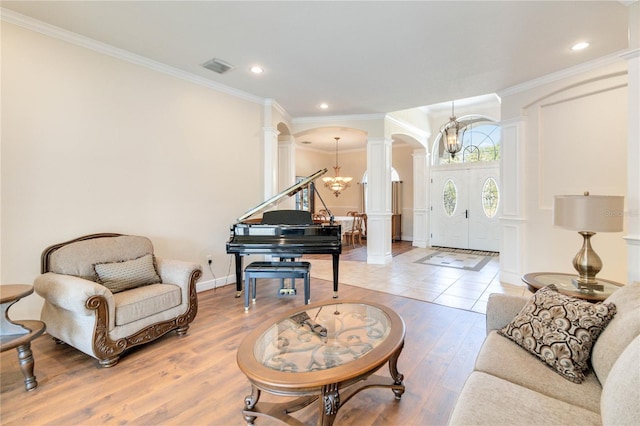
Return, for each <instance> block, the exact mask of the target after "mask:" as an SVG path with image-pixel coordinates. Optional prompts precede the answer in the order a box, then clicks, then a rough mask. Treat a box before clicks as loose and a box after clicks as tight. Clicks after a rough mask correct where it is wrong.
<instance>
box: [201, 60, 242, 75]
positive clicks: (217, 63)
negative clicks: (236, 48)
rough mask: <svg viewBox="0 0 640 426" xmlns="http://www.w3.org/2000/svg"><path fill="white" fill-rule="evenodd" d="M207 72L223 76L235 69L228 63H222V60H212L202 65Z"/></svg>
mask: <svg viewBox="0 0 640 426" xmlns="http://www.w3.org/2000/svg"><path fill="white" fill-rule="evenodd" d="M202 66H203V67H205V68H206V69H208V70H211V71H214V72H217V73H218V74H224V73H226V72H227V71H231V70H232V69H234V68H235V67H234V66H233V65H231V64H230V63H228V62H225V61H223V60H222V59H218V58H213V59H211V60H208V61H207V62H205V63H204V64H202Z"/></svg>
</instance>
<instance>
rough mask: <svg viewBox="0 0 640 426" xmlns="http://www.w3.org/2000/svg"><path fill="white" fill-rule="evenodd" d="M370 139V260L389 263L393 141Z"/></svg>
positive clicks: (368, 213) (368, 162) (368, 250)
mask: <svg viewBox="0 0 640 426" xmlns="http://www.w3.org/2000/svg"><path fill="white" fill-rule="evenodd" d="M392 142H393V141H392V140H391V139H387V138H376V139H374V138H370V139H369V140H368V141H367V186H368V193H369V196H368V202H367V208H368V210H367V263H375V264H385V263H389V262H391V260H392V257H391V143H392Z"/></svg>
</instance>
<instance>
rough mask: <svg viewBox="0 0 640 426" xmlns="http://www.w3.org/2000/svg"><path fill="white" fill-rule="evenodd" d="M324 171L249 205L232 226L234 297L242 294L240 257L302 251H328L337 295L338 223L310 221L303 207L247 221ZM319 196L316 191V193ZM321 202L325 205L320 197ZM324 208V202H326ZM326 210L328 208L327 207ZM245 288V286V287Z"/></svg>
mask: <svg viewBox="0 0 640 426" xmlns="http://www.w3.org/2000/svg"><path fill="white" fill-rule="evenodd" d="M326 172H327V169H323V170H319V171H317V172H316V173H314V174H312V175H311V176H308V177H306V178H305V179H303V180H301V181H300V182H299V183H297V184H295V185H293V186H291V187H290V188H287V189H286V190H284V191H282V192H280V193H279V194H277V195H275V196H274V197H272V198H270V199H268V200H266V201H264V202H263V203H261V204H259V205H258V206H256V207H254V208H252V209H251V210H249V211H248V212H247V213H245V214H244V215H242V216H241V217H239V218H238V223H236V224H234V225H232V226H231V236H230V238H229V241H227V253H229V254H233V255H234V256H235V271H236V297H240V294H241V293H242V283H243V282H244V281H243V279H242V271H243V268H242V263H243V262H242V257H243V256H247V255H251V254H265V255H271V256H274V257H279V258H281V259H293V258H300V257H302V256H303V255H304V254H331V255H332V266H333V297H334V298H335V297H338V265H339V261H340V253H342V233H341V230H340V225H335V224H334V223H333V216H330V218H331V220H330V221H329V223H328V224H326V223H320V224H316V223H314V222H313V218H312V215H311V212H308V211H303V210H271V211H267V212H264V213H263V217H262V220H261V221H260V222H259V223H254V222H255V221H254V220H250V221H249V220H247V219H249V217H251V216H253V215H254V214H256V213H258V212H262V211H264V210H266V209H267V208H269V207H273V206H275V205H277V203H278V202H279V201H280V200H282V199H283V198H284V197H285V196H292V195H294V194H296V193H297V192H298V191H300V190H301V189H303V188H305V187H307V186H308V185H309V184H310V183H312V182H313V181H314V180H315V179H317V178H318V177H320V176H322V175H323V174H324V173H326ZM318 195H319V194H318ZM320 201H322V203H323V204H324V201H323V200H322V197H320ZM325 208H326V205H325ZM327 210H328V209H327ZM245 291H246V289H245Z"/></svg>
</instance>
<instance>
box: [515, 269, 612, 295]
mask: <svg viewBox="0 0 640 426" xmlns="http://www.w3.org/2000/svg"><path fill="white" fill-rule="evenodd" d="M574 278H577V275H572V274H563V273H559V272H532V273H529V274H525V275H523V276H522V281H523V282H524V283H525V284H526V285H527V287H529V290H531V291H533V292H534V293H535V292H536V291H537V290H538V289H541V288H542V287H545V286H547V285H549V284H555V286H556V288H557V289H558V291H559V292H560V293H562V294H566V295H567V296H573V297H577V298H580V299H585V300H589V301H592V302H599V301H602V300H605V299H606V298H607V297H609V296H611V293H613V292H614V291H616V290H617V289H618V288H620V287H622V284H620V283H617V282H615V281H610V280H604V279H602V278H598V282H599V283H600V284H601V285H603V286H604V290H585V289H578V288H577V287H576V286H574V285H573V283H572V282H571V280H572V279H574Z"/></svg>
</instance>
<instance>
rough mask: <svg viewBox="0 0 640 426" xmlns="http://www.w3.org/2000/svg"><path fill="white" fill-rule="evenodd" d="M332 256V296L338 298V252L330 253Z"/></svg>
mask: <svg viewBox="0 0 640 426" xmlns="http://www.w3.org/2000/svg"><path fill="white" fill-rule="evenodd" d="M332 257H333V298H334V299H337V298H338V263H339V261H340V255H339V254H338V253H332Z"/></svg>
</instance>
